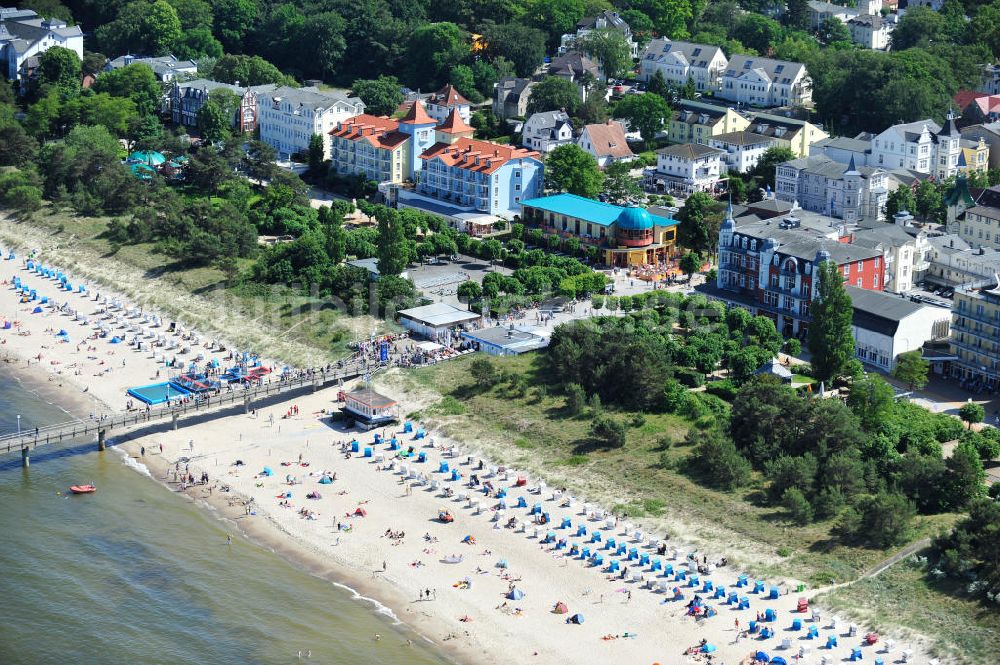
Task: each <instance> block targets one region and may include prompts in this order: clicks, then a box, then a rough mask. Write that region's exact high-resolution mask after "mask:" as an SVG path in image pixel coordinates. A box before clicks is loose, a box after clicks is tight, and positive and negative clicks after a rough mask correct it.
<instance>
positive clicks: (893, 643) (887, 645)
mask: <svg viewBox="0 0 1000 665" xmlns="http://www.w3.org/2000/svg"><path fill="white" fill-rule="evenodd" d="M894 646H896V640H894V639H892V638H889V639H886V641H885V644H883V645H882V653H889V652H890V651H892V648H893V647H894Z"/></svg>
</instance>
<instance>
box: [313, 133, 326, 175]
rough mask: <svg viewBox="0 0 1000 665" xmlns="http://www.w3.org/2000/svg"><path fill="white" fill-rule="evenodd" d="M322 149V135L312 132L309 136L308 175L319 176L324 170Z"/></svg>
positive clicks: (324, 162)
mask: <svg viewBox="0 0 1000 665" xmlns="http://www.w3.org/2000/svg"><path fill="white" fill-rule="evenodd" d="M324 149H325V146H324V142H323V137H322V136H320V135H319V134H313V135H312V136H310V137H309V175H310V176H312V177H316V178H321V177H322V176H323V174H324V172H325V171H326V161H325V159H324V155H323V152H324Z"/></svg>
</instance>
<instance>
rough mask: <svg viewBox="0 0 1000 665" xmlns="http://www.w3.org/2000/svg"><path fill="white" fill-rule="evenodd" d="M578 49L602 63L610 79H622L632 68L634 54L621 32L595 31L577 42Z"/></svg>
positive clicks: (606, 29) (605, 73) (611, 29)
mask: <svg viewBox="0 0 1000 665" xmlns="http://www.w3.org/2000/svg"><path fill="white" fill-rule="evenodd" d="M576 48H577V50H579V51H582V52H583V53H586V54H587V55H589V56H590V57H591V58H594V59H595V60H596V61H597V62H598V63H600V65H601V69H602V70H603V72H604V75H605V76H607V77H608V78H620V77H622V76H624V75H625V74H626V72H628V71H629V70H630V69H631V68H632V52H631V49H630V48H629V45H628V42H627V41H625V35H624V34H622V32H621V31H620V30H615V29H613V28H603V29H601V30H593V31H591V32H590V33H589V34H587V35H585V36H584V37H582V38H581V39H578V40H577V41H576Z"/></svg>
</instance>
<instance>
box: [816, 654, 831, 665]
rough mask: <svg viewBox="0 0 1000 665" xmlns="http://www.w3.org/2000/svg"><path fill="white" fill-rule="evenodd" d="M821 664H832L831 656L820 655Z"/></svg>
mask: <svg viewBox="0 0 1000 665" xmlns="http://www.w3.org/2000/svg"><path fill="white" fill-rule="evenodd" d="M819 665H830V657H829V656H820V657H819Z"/></svg>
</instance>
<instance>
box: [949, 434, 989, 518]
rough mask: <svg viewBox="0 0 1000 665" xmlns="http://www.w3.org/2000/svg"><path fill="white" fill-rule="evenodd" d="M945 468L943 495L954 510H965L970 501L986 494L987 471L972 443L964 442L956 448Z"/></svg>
mask: <svg viewBox="0 0 1000 665" xmlns="http://www.w3.org/2000/svg"><path fill="white" fill-rule="evenodd" d="M944 466H945V474H944V478H943V482H942V483H941V493H942V495H943V496H944V497H946V502H947V504H948V507H950V508H951V509H952V510H955V511H959V510H962V509H964V508H965V507H966V506H967V505H968V504H969V502H970V501H972V500H973V499H975V498H977V497H980V496H982V495H983V494H984V493H985V492H986V485H985V484H984V483H985V481H986V471H985V470H984V469H983V462H982V460H981V459H980V458H979V451H978V450H977V449H976V446H975V445H974V444H973V443H972V442H970V441H964V442H961V443H959V444H958V445H957V446H955V450H953V451H952V453H951V457H949V458H948V459H946V460H945V461H944Z"/></svg>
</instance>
